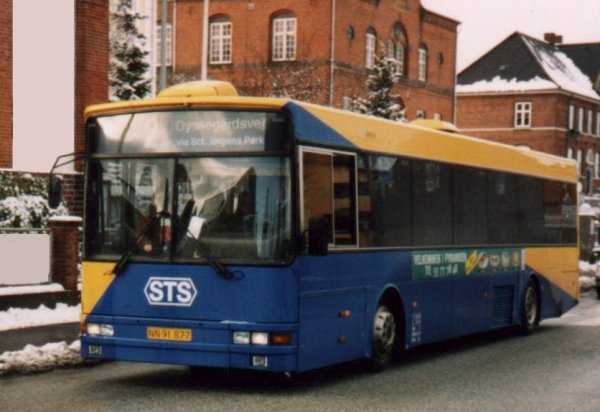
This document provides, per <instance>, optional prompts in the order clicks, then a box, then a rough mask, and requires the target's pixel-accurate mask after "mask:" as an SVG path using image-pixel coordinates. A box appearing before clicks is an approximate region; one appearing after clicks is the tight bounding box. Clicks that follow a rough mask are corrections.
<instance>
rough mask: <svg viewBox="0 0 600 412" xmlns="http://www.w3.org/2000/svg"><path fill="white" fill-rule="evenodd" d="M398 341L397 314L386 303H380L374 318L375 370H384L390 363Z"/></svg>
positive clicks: (373, 353)
mask: <svg viewBox="0 0 600 412" xmlns="http://www.w3.org/2000/svg"><path fill="white" fill-rule="evenodd" d="M397 342H398V328H397V323H396V316H394V313H393V312H392V311H391V310H390V309H389V308H388V307H387V306H386V305H385V304H379V306H378V307H377V310H376V311H375V317H374V319H373V348H372V353H371V359H370V364H371V367H372V369H373V370H375V371H380V370H383V369H385V368H386V367H387V366H388V365H389V364H390V361H391V360H392V356H393V354H394V349H395V347H396V344H397Z"/></svg>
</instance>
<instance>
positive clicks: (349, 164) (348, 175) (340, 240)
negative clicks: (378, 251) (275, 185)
mask: <svg viewBox="0 0 600 412" xmlns="http://www.w3.org/2000/svg"><path fill="white" fill-rule="evenodd" d="M355 161H356V159H355V157H354V156H352V155H346V154H338V153H316V152H308V151H305V152H303V153H302V164H303V168H302V170H303V172H302V174H303V176H302V178H303V193H302V195H303V200H304V204H303V223H302V224H303V231H304V230H306V229H308V222H309V220H310V219H313V218H323V219H325V221H326V222H327V224H328V229H329V230H328V231H329V243H330V244H333V245H335V246H354V245H356V243H357V237H356V226H357V225H356V178H355V175H356V173H355Z"/></svg>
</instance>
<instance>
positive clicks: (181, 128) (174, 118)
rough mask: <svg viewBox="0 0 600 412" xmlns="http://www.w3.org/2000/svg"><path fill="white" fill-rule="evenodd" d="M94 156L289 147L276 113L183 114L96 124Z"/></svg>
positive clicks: (139, 115) (141, 115)
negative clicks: (102, 154)
mask: <svg viewBox="0 0 600 412" xmlns="http://www.w3.org/2000/svg"><path fill="white" fill-rule="evenodd" d="M94 129H95V132H93V133H92V134H94V133H95V134H96V136H90V138H91V139H92V142H93V143H95V144H92V145H91V147H94V148H95V151H96V152H97V153H180V152H186V153H187V152H197V153H204V152H263V151H281V150H286V149H287V147H288V141H289V139H288V138H286V132H285V130H286V129H285V118H284V116H283V114H281V113H276V112H242V111H219V110H186V111H161V112H150V113H134V114H125V115H116V116H106V117H100V118H98V119H96V127H95V128H94Z"/></svg>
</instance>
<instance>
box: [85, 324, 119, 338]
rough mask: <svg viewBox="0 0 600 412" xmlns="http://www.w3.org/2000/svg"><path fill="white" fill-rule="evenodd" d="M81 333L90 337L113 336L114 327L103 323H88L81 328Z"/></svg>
mask: <svg viewBox="0 0 600 412" xmlns="http://www.w3.org/2000/svg"><path fill="white" fill-rule="evenodd" d="M82 332H83V333H87V334H88V335H90V336H108V337H112V336H115V327H114V326H113V325H109V324H105V323H88V324H85V325H84V326H83V328H82Z"/></svg>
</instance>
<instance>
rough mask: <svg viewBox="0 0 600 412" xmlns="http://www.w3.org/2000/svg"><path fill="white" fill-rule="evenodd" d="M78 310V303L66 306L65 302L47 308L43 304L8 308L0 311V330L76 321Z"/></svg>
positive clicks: (79, 308) (79, 310)
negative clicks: (25, 307)
mask: <svg viewBox="0 0 600 412" xmlns="http://www.w3.org/2000/svg"><path fill="white" fill-rule="evenodd" d="M80 312H81V307H80V305H77V306H68V305H66V304H65V303H57V304H56V309H49V308H47V307H46V306H44V305H40V307H39V308H37V309H21V308H10V309H8V310H7V311H2V312H0V332H2V331H6V330H12V329H21V328H29V327H32V326H44V325H53V324H56V323H68V322H78V321H79V313H80Z"/></svg>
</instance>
